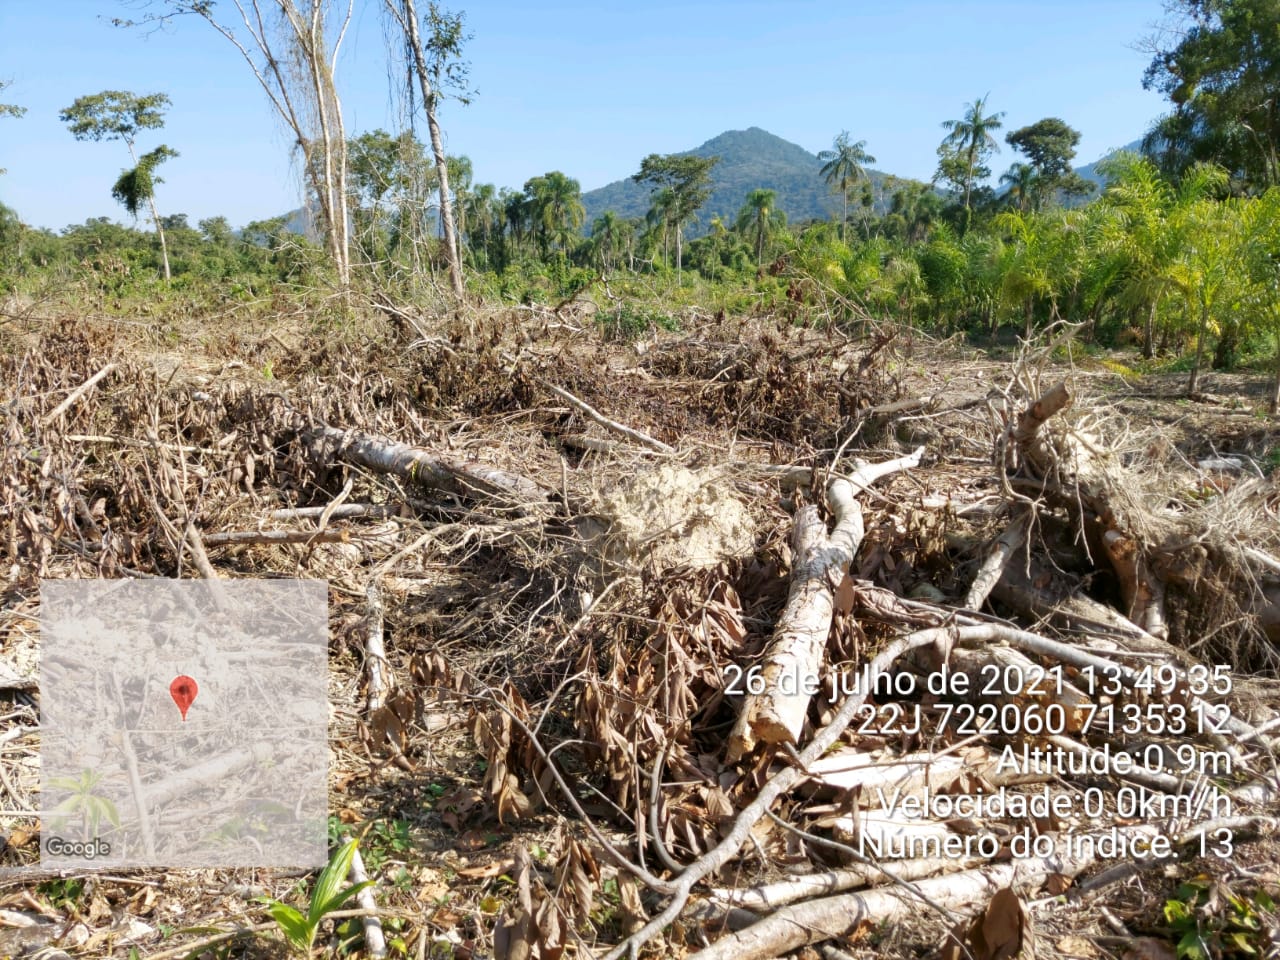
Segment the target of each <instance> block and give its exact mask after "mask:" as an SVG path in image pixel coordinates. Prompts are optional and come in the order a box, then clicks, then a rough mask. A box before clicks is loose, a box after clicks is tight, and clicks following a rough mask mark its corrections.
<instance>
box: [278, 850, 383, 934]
mask: <svg viewBox="0 0 1280 960" xmlns="http://www.w3.org/2000/svg"><path fill="white" fill-rule="evenodd" d="M359 842H360V841H359V839H358V838H357V839H352V840H348V841H347V842H346V843H344V844H343V845H342V846H341V847H339V848H338V849H337V851H335V852H334V854H333V857H332V858H331V859H330V860H329V863H328V864H327V865H326V866H325V868H324V869H323V870H321V871H320V876H318V877H316V885H315V888H314V889H313V890H312V891H311V903H310V905H309V906H308V909H307V912H306V914H305V915H304V914H303V913H301V912H300V911H299V910H298V909H297V908H295V907H291V906H289V904H287V903H282V902H281V901H279V900H272V899H271V898H269V897H261V898H259V902H261V903H265V904H266V905H267V911H268V912H269V913H270V914H271V916H272V917H273V918H274V919H275V921H276V924H277V925H278V926H279V927H280V931H281V933H283V934H284V938H285V940H287V941H288V942H289V945H290V946H291V947H293V948H294V949H295V950H297V951H298V952H299V953H301V954H302V955H303V956H304V957H309V956H311V951H312V948H313V947H314V945H315V940H316V933H317V932H318V931H319V929H320V923H321V921H323V920H324V918H325V916H326V915H328V914H330V913H333V912H334V911H335V910H341V909H342V906H343V904H345V903H346V902H347V901H348V900H350V899H351V898H352V897H354V896H355V895H356V894H357V893H359V892H360V891H361V890H363V889H364V888H365V887H367V886H369V885H370V884H371V883H373V881H372V880H365V881H363V882H361V883H356V884H352V885H351V886H349V887H347V888H346V889H342V882H343V880H344V879H345V878H346V876H347V874H348V873H350V872H351V861H352V860H353V859H354V858H355V855H356V846H357V844H359Z"/></svg>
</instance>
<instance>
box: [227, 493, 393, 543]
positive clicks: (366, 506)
mask: <svg viewBox="0 0 1280 960" xmlns="http://www.w3.org/2000/svg"><path fill="white" fill-rule="evenodd" d="M402 509H403V507H402V506H401V505H400V504H397V503H344V504H340V505H339V506H337V507H335V508H334V509H333V510H332V511H331V512H329V514H328V516H329V519H330V520H349V519H352V518H354V517H368V518H369V519H372V520H386V519H387V518H388V517H398V516H400V512H401V510H402ZM327 510H329V508H328V507H327V506H324V507H292V508H286V509H281V510H272V511H271V513H270V514H268V516H269V517H270V518H271V519H272V520H312V519H315V518H316V517H320V516H324V514H325V512H326V511H327ZM205 542H206V543H208V539H207V538H206V540H205Z"/></svg>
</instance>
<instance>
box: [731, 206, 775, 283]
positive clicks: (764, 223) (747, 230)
mask: <svg viewBox="0 0 1280 960" xmlns="http://www.w3.org/2000/svg"><path fill="white" fill-rule="evenodd" d="M775 199H777V194H776V193H775V192H774V191H772V190H765V189H758V190H752V191H751V192H750V193H748V194H747V202H746V203H744V204H743V205H742V209H741V210H739V211H738V222H737V224H736V227H737V229H738V231H739V232H740V233H742V234H744V235H751V234H754V236H755V247H756V263H757V265H760V266H763V265H764V245H765V242H766V241H767V240H768V239H769V238H770V237H771V236H772V235H773V231H774V229H775V228H776V227H777V226H778V225H779V224H778V217H779V216H780V214H779V212H778V211H777V210H775V209H774V200H775Z"/></svg>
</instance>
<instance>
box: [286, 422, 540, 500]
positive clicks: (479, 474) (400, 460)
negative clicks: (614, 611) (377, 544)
mask: <svg viewBox="0 0 1280 960" xmlns="http://www.w3.org/2000/svg"><path fill="white" fill-rule="evenodd" d="M291 426H293V427H294V428H295V429H296V430H298V431H299V432H300V433H301V434H303V435H304V436H305V437H307V438H308V439H309V440H310V441H311V442H312V444H313V445H314V446H315V447H316V448H317V452H318V453H319V454H320V456H321V459H322V460H326V461H327V460H328V459H330V457H333V456H337V457H340V458H342V459H344V460H347V461H350V462H352V463H356V464H359V465H360V466H363V467H368V468H369V469H370V470H377V471H379V472H381V473H389V474H394V475H395V476H398V477H401V478H403V479H405V480H407V481H409V482H410V483H412V484H414V485H416V486H420V487H425V488H428V489H432V490H439V491H441V492H443V493H452V494H457V495H460V496H469V497H473V498H479V499H497V500H500V501H505V502H506V503H508V504H510V505H513V506H516V507H519V508H522V509H527V510H538V509H540V508H543V507H544V506H545V505H546V503H547V496H548V495H547V491H546V490H544V489H543V488H542V487H541V486H540V485H539V484H537V483H535V482H534V481H532V480H530V479H529V478H528V477H523V476H520V475H519V474H514V473H510V472H508V471H506V470H500V469H498V468H497V467H491V466H489V465H488V464H486V463H481V462H479V461H475V460H468V461H463V462H461V463H459V462H456V461H454V460H452V459H450V458H448V457H444V456H441V455H439V454H437V453H435V452H433V451H431V450H427V449H425V448H423V447H414V446H410V445H409V444H407V443H399V442H398V441H394V440H387V439H385V438H381V437H375V436H371V435H369V434H365V433H361V432H359V431H356V430H339V429H337V428H336V427H330V426H326V425H324V424H313V423H310V422H309V421H308V419H307V418H306V417H305V416H303V415H302V414H301V413H299V412H298V411H296V410H294V411H292V424H291Z"/></svg>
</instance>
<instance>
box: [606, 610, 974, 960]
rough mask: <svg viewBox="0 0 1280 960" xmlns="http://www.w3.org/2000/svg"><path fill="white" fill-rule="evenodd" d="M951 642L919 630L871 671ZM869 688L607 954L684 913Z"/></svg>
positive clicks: (629, 948)
mask: <svg viewBox="0 0 1280 960" xmlns="http://www.w3.org/2000/svg"><path fill="white" fill-rule="evenodd" d="M953 642H954V638H953V635H952V632H951V630H949V629H948V628H946V627H932V628H929V629H927V630H918V631H916V632H914V633H910V634H907V635H906V636H904V637H899V638H898V639H896V640H893V641H891V642H890V643H889V644H888V646H886V647H885V648H884V649H883V650H881V651H880V652H879V653H878V654H877V655H876V656H875V658H874V659H873V660H872V661H871V664H870V667H869V669H870V670H871V674H872V676H875V675H876V674H878V673H885V672H887V671H888V669H889V668H890V667H891V666H892V665H893V663H894V661H896V660H897V659H898V658H899V657H900V656H902V655H903V654H904V653H906V652H908V651H909V650H915V649H917V648H919V647H923V646H928V645H933V646H936V647H939V648H942V649H943V650H949V649H950V647H951V645H952V643H953ZM869 692H870V691H865V690H864V691H860V692H858V693H856V694H854V695H853V696H850V697H848V698H846V699H845V701H844V703H842V704H841V705H840V709H839V710H838V711H837V712H836V715H835V717H833V718H832V720H831V722H830V723H828V724H827V725H826V726H825V727H823V728H822V729H821V730H819V731H818V732H817V733H816V734H815V735H814V737H813V739H812V740H811V741H810V742H809V744H808V745H807V746H806V747H805V748H804V749H803V750H802V751H800V753H799V755H798V756H797V757H796V762H797V764H798V765H797V766H793V767H787V768H785V769H784V770H781V771H780V772H778V773H777V774H775V775H774V776H773V777H772V778H771V779H770V780H768V781H767V782H766V783H765V785H764V786H763V787H761V788H760V792H759V793H758V794H756V797H755V799H754V800H752V801H751V803H749V804H747V806H746V807H744V808H743V809H742V811H741V813H739V814H738V816H737V817H736V818H735V819H734V821H733V824H732V825H731V826H730V827H729V829H728V831H727V833H726V834H725V836H724V839H722V840H721V841H720V843H719V844H718V845H717V846H716V847H714V848H713V849H712V850H710V851H708V852H707V853H706V854H704V855H703V856H701V857H699V858H698V859H697V860H695V861H694V862H693V863H691V864H690V865H689V866H688V867H686V868H685V870H684V872H683V873H681V874H680V876H679V878H678V879H677V880H676V881H675V883H674V884H671V885H669V889H670V890H671V899H670V900H669V901H668V903H667V906H666V907H665V908H664V909H663V910H662V911H661V912H660V913H659V914H658V915H657V916H655V917H654V918H653V919H652V920H650V921H649V922H648V923H646V924H645V925H644V926H643V927H641V928H640V929H639V930H638V931H636V932H635V933H634V934H632V935H631V936H630V937H628V938H627V939H626V940H624V941H623V942H622V943H620V944H618V945H617V946H616V947H614V948H613V949H612V950H610V951H609V952H608V953H607V954H606V955H605V957H604V960H619V958H620V957H622V956H623V955H624V954H633V953H634V952H635V951H638V950H639V949H640V947H641V946H643V945H644V944H645V943H648V942H649V940H651V939H652V938H653V937H654V936H656V935H657V934H659V933H661V932H662V930H663V929H665V928H666V927H667V926H668V925H669V924H670V923H672V922H673V921H674V920H675V919H676V918H677V917H678V916H679V915H680V912H681V911H682V910H683V909H684V905H685V904H686V903H687V902H688V900H689V895H690V893H691V892H692V890H693V887H694V885H695V884H697V883H698V882H699V881H701V880H702V879H703V878H704V877H706V876H708V875H710V874H712V873H714V872H715V871H717V870H719V869H720V868H721V867H723V866H724V865H725V864H726V863H728V862H729V861H730V860H731V859H732V858H733V857H735V856H737V853H738V851H739V850H741V849H742V847H743V845H744V844H745V843H747V841H748V839H749V838H750V836H751V828H752V827H754V826H755V825H756V824H757V823H758V822H759V821H760V820H762V819H763V818H764V816H765V814H766V813H767V812H768V810H769V808H770V807H771V806H772V805H773V802H774V801H775V800H776V799H778V797H780V796H782V795H783V794H784V793H786V792H787V791H788V790H790V789H791V788H792V787H794V786H795V785H796V784H797V783H799V782H800V781H801V780H802V779H804V777H805V773H804V770H805V769H806V768H807V767H808V765H809V764H811V763H813V762H814V761H815V760H817V759H818V758H819V757H820V756H822V755H823V754H824V753H825V752H826V751H827V750H828V749H830V747H831V746H832V744H834V743H835V742H836V740H837V739H838V738H839V737H840V735H841V734H842V733H844V731H845V729H846V728H847V727H848V726H849V724H850V723H851V722H852V720H853V717H854V715H855V714H856V713H857V712H858V708H859V707H861V706H862V705H863V704H864V703H866V701H867V696H868V694H869Z"/></svg>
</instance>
